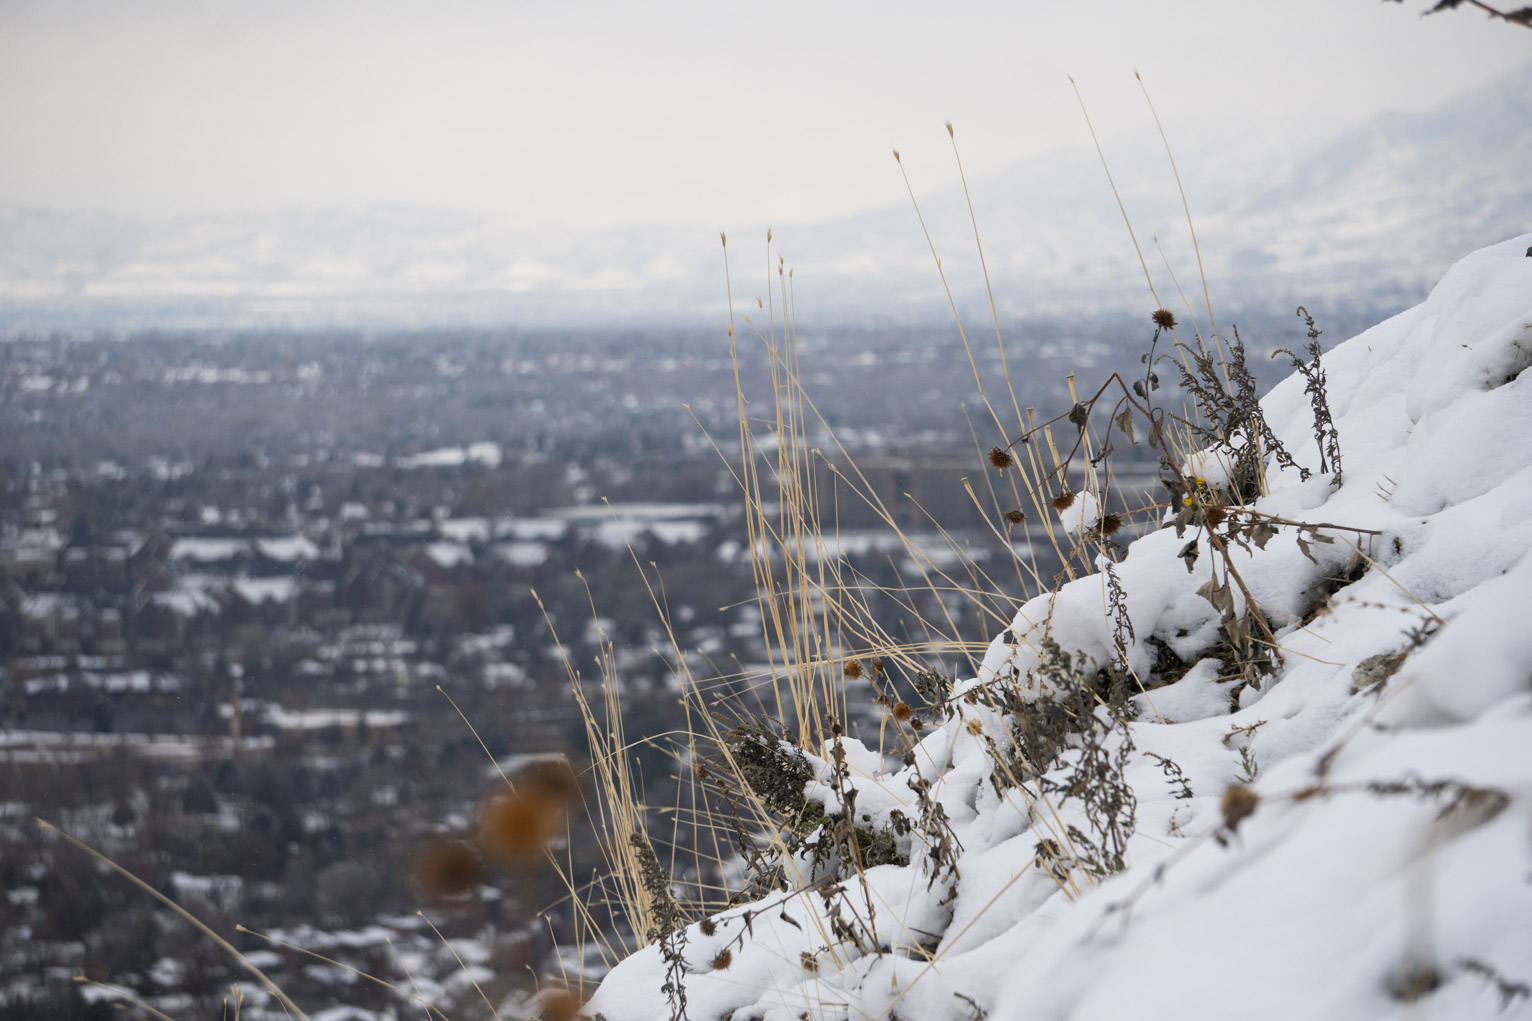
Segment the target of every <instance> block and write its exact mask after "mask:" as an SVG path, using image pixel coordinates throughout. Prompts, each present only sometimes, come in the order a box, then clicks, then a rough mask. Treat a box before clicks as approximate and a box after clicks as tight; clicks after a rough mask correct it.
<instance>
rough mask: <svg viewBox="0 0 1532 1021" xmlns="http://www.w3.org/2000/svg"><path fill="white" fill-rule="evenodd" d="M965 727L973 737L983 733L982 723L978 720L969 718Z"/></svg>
mask: <svg viewBox="0 0 1532 1021" xmlns="http://www.w3.org/2000/svg"><path fill="white" fill-rule="evenodd" d="M966 729H967V730H968V732H969V733H970V734H972V735H973V736H974V737H978V736H979V735H980V734H982V733H984V724H982V723H980V722H979V721H978V720H969V721H968V723H967V725H966Z"/></svg>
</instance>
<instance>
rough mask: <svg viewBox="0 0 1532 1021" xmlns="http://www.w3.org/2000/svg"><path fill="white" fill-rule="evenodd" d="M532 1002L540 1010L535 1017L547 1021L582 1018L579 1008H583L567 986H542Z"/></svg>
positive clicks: (577, 997) (573, 1020)
mask: <svg viewBox="0 0 1532 1021" xmlns="http://www.w3.org/2000/svg"><path fill="white" fill-rule="evenodd" d="M534 1002H535V1003H537V1004H538V1005H539V1006H540V1007H541V1008H542V1011H541V1013H539V1014H538V1015H537V1016H538V1017H540V1018H546V1019H547V1021H576V1019H578V1018H580V1017H581V1016H582V1015H581V1014H580V1008H581V1007H582V1006H584V1004H582V1003H581V1002H580V998H579V996H577V995H575V992H574V990H573V989H570V988H569V987H567V986H554V987H552V988H549V987H547V986H544V987H543V991H542V992H540V993H538V994H537V997H536V999H535V1000H534Z"/></svg>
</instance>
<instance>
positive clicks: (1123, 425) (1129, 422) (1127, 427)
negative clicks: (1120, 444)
mask: <svg viewBox="0 0 1532 1021" xmlns="http://www.w3.org/2000/svg"><path fill="white" fill-rule="evenodd" d="M1112 424H1113V425H1115V426H1117V428H1119V429H1121V430H1122V434H1123V435H1124V436H1126V437H1127V438H1128V442H1129V443H1131V444H1133V445H1134V446H1137V445H1138V437H1137V436H1135V435H1134V434H1133V409H1132V408H1123V409H1122V414H1120V415H1118V416H1117V417H1116V418H1114V419H1112Z"/></svg>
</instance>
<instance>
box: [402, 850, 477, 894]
mask: <svg viewBox="0 0 1532 1021" xmlns="http://www.w3.org/2000/svg"><path fill="white" fill-rule="evenodd" d="M478 882H479V856H478V855H477V854H475V853H474V850H473V848H471V847H469V846H468V845H467V844H465V843H463V842H462V841H461V840H439V841H437V842H435V843H433V844H431V845H430V846H428V847H426V848H425V849H423V850H422V851H421V852H420V854H419V855H418V856H417V857H416V859H415V883H416V885H418V886H419V887H420V892H421V893H423V894H424V895H425V896H426V897H428V898H433V899H434V898H437V897H455V896H457V895H458V894H460V893H467V892H468V891H469V890H472V889H473V888H474V886H475V885H477V884H478Z"/></svg>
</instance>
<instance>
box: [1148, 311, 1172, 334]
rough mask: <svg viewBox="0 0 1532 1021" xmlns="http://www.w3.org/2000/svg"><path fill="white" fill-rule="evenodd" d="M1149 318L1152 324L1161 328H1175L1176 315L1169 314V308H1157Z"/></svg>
mask: <svg viewBox="0 0 1532 1021" xmlns="http://www.w3.org/2000/svg"><path fill="white" fill-rule="evenodd" d="M1149 318H1150V319H1153V320H1154V325H1155V326H1158V327H1159V328H1160V329H1162V330H1173V329H1175V328H1176V317H1175V316H1174V315H1172V314H1171V312H1170V310H1169V309H1164V308H1157V309H1155V310H1154V314H1153V315H1151V316H1150V317H1149Z"/></svg>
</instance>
